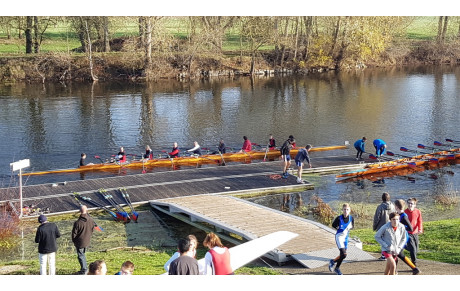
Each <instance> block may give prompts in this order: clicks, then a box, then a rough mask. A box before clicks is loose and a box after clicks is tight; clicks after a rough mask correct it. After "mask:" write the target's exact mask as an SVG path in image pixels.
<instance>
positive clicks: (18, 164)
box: [10, 159, 30, 218]
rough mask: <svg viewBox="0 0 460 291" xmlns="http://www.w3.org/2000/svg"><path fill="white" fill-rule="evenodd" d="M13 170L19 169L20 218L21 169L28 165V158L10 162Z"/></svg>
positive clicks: (20, 199) (20, 198)
mask: <svg viewBox="0 0 460 291" xmlns="http://www.w3.org/2000/svg"><path fill="white" fill-rule="evenodd" d="M10 166H11V168H12V170H13V172H14V171H17V170H19V209H20V210H19V218H22V169H24V168H27V167H29V166H30V160H29V159H25V160H20V161H17V162H14V163H11V164H10Z"/></svg>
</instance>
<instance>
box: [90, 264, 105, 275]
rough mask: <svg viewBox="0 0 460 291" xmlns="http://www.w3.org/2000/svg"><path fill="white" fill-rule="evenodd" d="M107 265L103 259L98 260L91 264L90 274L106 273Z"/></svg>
mask: <svg viewBox="0 0 460 291" xmlns="http://www.w3.org/2000/svg"><path fill="white" fill-rule="evenodd" d="M106 274H107V265H106V264H105V262H104V261H103V260H97V261H94V262H92V263H91V264H89V271H88V275H106Z"/></svg>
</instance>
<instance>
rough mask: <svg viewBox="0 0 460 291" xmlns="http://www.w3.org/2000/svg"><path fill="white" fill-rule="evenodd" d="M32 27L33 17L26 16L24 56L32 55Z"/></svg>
mask: <svg viewBox="0 0 460 291" xmlns="http://www.w3.org/2000/svg"><path fill="white" fill-rule="evenodd" d="M32 25H33V16H27V18H26V29H25V35H26V54H31V53H32Z"/></svg>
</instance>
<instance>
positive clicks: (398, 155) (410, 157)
mask: <svg viewBox="0 0 460 291" xmlns="http://www.w3.org/2000/svg"><path fill="white" fill-rule="evenodd" d="M387 155H389V156H397V157H403V158H408V159H412V158H413V157H412V156H406V155H401V154H395V153H394V152H390V151H388V152H387Z"/></svg>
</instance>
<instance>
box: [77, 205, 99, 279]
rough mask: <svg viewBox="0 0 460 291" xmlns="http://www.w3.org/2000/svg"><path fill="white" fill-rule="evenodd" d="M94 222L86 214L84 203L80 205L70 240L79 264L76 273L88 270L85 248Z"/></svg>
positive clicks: (89, 240) (94, 224)
mask: <svg viewBox="0 0 460 291" xmlns="http://www.w3.org/2000/svg"><path fill="white" fill-rule="evenodd" d="M95 227H96V223H95V222H94V220H93V219H92V218H91V217H90V216H89V215H88V208H87V207H86V206H85V205H82V206H81V207H80V217H78V219H77V221H75V223H74V224H73V228H72V242H73V244H74V246H75V249H76V250H77V256H78V263H79V264H80V271H79V272H78V274H80V275H84V274H86V273H87V272H88V265H87V262H86V254H85V253H86V248H87V247H88V246H89V245H90V243H91V236H92V235H93V231H94V228H95Z"/></svg>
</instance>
